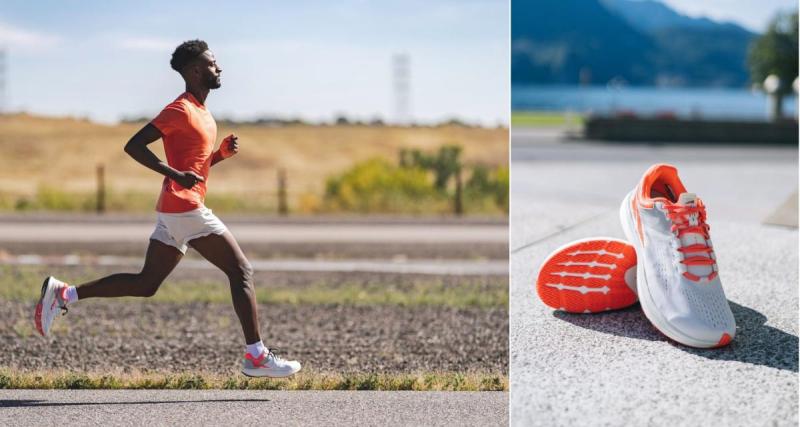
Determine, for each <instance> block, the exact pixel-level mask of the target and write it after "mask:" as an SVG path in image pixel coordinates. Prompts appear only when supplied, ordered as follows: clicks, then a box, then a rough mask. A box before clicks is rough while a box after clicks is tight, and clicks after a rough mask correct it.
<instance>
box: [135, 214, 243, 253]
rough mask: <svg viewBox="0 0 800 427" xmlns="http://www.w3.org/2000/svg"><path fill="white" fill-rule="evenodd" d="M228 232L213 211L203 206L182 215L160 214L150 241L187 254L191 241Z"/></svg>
mask: <svg viewBox="0 0 800 427" xmlns="http://www.w3.org/2000/svg"><path fill="white" fill-rule="evenodd" d="M227 230H228V227H226V226H225V224H223V223H222V221H220V219H219V218H217V216H216V215H214V214H213V213H211V209H208V208H207V207H205V206H203V207H200V208H197V209H194V210H191V211H188V212H181V213H164V212H158V222H157V223H156V229H155V230H154V231H153V234H151V235H150V239H151V240H158V241H159V242H161V243H164V244H167V245H170V246H173V247H175V248H177V249H178V250H179V251H181V253H183V254H185V253H186V249H188V248H189V245H188V243H189V241H190V240H192V239H196V238H198V237H204V236H208V235H210V234H222V233H224V232H226V231H227Z"/></svg>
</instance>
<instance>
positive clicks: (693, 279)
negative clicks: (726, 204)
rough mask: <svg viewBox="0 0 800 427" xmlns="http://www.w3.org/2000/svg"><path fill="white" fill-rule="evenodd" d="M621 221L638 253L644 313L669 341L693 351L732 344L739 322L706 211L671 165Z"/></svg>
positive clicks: (630, 201) (643, 187)
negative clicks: (728, 295) (724, 286)
mask: <svg viewBox="0 0 800 427" xmlns="http://www.w3.org/2000/svg"><path fill="white" fill-rule="evenodd" d="M620 220H621V221H622V229H623V230H624V232H625V236H626V237H627V238H628V240H629V241H630V242H631V243H632V244H633V246H634V247H635V248H636V255H637V258H638V268H637V277H636V279H637V280H636V283H637V289H638V294H639V302H640V303H641V305H642V310H643V311H644V314H645V315H646V316H647V318H648V319H649V320H650V322H652V323H653V325H654V326H655V327H656V328H657V329H658V330H659V331H661V332H662V333H663V334H664V335H666V336H667V337H669V338H671V339H673V340H675V341H677V342H679V343H681V344H684V345H688V346H691V347H700V348H710V347H721V346H724V345H726V344H728V343H729V342H730V341H731V340H732V339H733V337H734V335H735V334H736V321H735V320H734V318H733V313H732V312H731V308H730V306H729V305H728V300H727V299H726V298H725V292H723V291H722V284H721V283H720V279H719V274H718V269H717V260H716V256H715V255H714V248H713V246H712V245H711V238H710V237H709V226H708V224H706V209H705V205H703V202H702V201H701V200H700V198H698V197H697V196H696V195H695V194H693V193H689V192H687V191H686V188H685V187H684V186H683V183H682V182H681V180H680V179H679V178H678V170H677V169H676V168H675V167H674V166H671V165H666V164H657V165H654V166H652V167H651V168H650V169H648V170H647V172H645V174H644V176H643V177H642V180H641V181H640V182H639V185H637V186H636V188H635V189H634V190H633V191H631V192H630V193H629V194H628V196H627V197H625V199H624V200H623V201H622V206H621V207H620Z"/></svg>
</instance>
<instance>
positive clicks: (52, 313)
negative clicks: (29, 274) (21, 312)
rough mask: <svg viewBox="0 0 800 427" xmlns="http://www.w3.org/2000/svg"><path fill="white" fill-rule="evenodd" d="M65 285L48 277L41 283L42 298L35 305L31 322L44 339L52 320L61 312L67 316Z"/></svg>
mask: <svg viewBox="0 0 800 427" xmlns="http://www.w3.org/2000/svg"><path fill="white" fill-rule="evenodd" d="M67 287H69V285H67V284H66V283H64V282H62V281H60V280H58V279H56V278H55V277H52V276H50V277H48V278H46V279H44V283H42V296H41V297H40V298H39V302H38V303H37V304H36V310H35V311H34V314H33V321H34V323H35V324H36V330H37V331H39V333H40V334H41V335H42V336H43V337H45V336H47V334H48V333H50V327H51V326H52V325H53V319H55V318H56V314H58V312H59V311H61V310H63V311H64V314H67V310H68V309H67V296H66V295H65V293H66V291H67Z"/></svg>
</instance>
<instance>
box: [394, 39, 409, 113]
mask: <svg viewBox="0 0 800 427" xmlns="http://www.w3.org/2000/svg"><path fill="white" fill-rule="evenodd" d="M392 85H393V87H394V122H395V123H397V124H407V123H409V122H410V121H411V99H410V89H411V58H410V57H409V56H408V54H405V53H402V54H395V55H394V56H393V57H392Z"/></svg>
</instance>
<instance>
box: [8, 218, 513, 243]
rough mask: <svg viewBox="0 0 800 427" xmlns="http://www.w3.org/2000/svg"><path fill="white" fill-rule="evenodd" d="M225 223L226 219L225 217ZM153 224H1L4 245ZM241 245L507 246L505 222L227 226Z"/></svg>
mask: <svg viewBox="0 0 800 427" xmlns="http://www.w3.org/2000/svg"><path fill="white" fill-rule="evenodd" d="M223 220H224V219H223ZM154 224H155V218H153V219H152V221H149V222H146V221H136V222H121V223H118V222H108V221H102V222H61V221H57V220H50V221H23V220H14V221H10V220H9V221H0V243H3V242H18V241H25V242H93V243H104V242H119V241H142V240H146V239H147V237H148V236H150V233H152V232H153V227H154ZM227 225H228V228H230V230H231V232H232V233H233V234H234V235H235V236H236V238H237V240H238V241H239V242H241V243H249V242H257V243H285V242H289V243H302V242H313V243H331V242H333V243H336V242H346V243H384V242H386V243H421V244H424V243H465V244H467V243H481V242H483V243H498V242H499V243H503V242H506V241H507V239H508V226H507V225H506V224H502V223H500V224H452V225H451V224H429V223H423V224H414V223H410V224H409V223H405V224H371V223H364V224H348V223H344V224H331V223H306V222H302V223H252V222H250V223H246V222H232V223H228V224H227Z"/></svg>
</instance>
